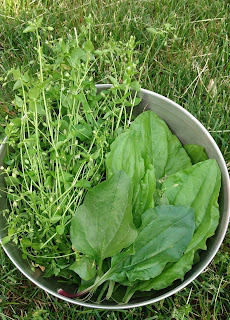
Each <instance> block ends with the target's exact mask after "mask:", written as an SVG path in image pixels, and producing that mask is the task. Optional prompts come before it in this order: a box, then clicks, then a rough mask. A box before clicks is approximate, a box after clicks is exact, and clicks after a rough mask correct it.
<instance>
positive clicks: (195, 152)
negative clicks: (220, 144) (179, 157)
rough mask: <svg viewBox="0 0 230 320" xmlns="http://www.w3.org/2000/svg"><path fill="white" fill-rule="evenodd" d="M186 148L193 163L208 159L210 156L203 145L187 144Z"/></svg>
mask: <svg viewBox="0 0 230 320" xmlns="http://www.w3.org/2000/svg"><path fill="white" fill-rule="evenodd" d="M184 149H185V150H186V152H187V154H188V155H189V157H190V158H191V161H192V164H196V163H198V162H201V161H205V160H208V157H207V155H206V153H205V148H204V147H202V146H198V145H196V144H186V145H185V146H184Z"/></svg>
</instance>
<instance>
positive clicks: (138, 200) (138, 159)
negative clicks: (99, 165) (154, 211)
mask: <svg viewBox="0 0 230 320" xmlns="http://www.w3.org/2000/svg"><path fill="white" fill-rule="evenodd" d="M139 141H140V136H139V134H138V133H137V132H133V131H131V130H128V131H126V132H124V133H122V134H121V135H119V136H118V137H117V138H116V139H115V140H114V142H113V143H112V145H111V151H110V153H109V154H108V156H107V159H106V168H107V177H111V176H112V175H113V174H114V173H116V172H117V171H119V170H123V171H124V172H125V173H126V174H127V175H128V176H129V177H130V179H131V182H132V188H133V200H132V201H133V215H134V222H135V225H136V226H140V223H141V214H142V213H143V212H144V211H145V210H147V209H149V208H151V207H153V206H154V203H153V193H154V191H155V172H154V168H153V166H151V164H148V163H146V166H147V167H146V166H145V161H144V159H143V157H142V156H141V151H140V143H139ZM147 185H148V186H147Z"/></svg>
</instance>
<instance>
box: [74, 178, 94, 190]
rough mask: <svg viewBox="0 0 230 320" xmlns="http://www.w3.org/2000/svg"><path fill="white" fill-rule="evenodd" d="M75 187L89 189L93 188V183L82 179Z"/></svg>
mask: <svg viewBox="0 0 230 320" xmlns="http://www.w3.org/2000/svg"><path fill="white" fill-rule="evenodd" d="M75 187H76V188H85V189H89V188H90V187H91V183H90V182H89V181H88V180H86V179H82V180H79V181H78V182H77V183H76V184H75Z"/></svg>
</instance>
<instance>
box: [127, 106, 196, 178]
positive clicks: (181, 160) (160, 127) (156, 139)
mask: <svg viewBox="0 0 230 320" xmlns="http://www.w3.org/2000/svg"><path fill="white" fill-rule="evenodd" d="M130 128H131V130H133V131H135V132H138V133H139V134H140V136H141V138H140V140H139V141H138V145H139V148H140V151H141V155H142V157H143V159H145V161H148V162H149V163H153V160H152V158H153V159H154V167H155V174H156V178H157V179H161V178H162V177H165V176H169V175H171V174H173V173H176V172H177V171H179V170H183V169H185V168H187V167H191V160H190V158H189V156H188V155H187V153H186V151H185V150H184V148H183V147H182V145H181V143H180V141H179V140H178V139H177V137H176V136H175V135H173V134H172V133H171V131H170V130H169V128H168V126H167V124H166V123H165V122H164V121H163V120H162V119H161V118H159V117H158V116H157V115H156V114H155V113H154V112H153V111H145V112H143V113H141V114H140V115H139V116H138V117H137V118H136V119H135V120H134V121H133V123H132V124H131V127H130Z"/></svg>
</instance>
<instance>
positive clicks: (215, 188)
mask: <svg viewBox="0 0 230 320" xmlns="http://www.w3.org/2000/svg"><path fill="white" fill-rule="evenodd" d="M220 178H221V176H220V170H219V167H218V165H217V163H216V161H215V160H213V159H209V160H207V161H203V162H200V163H198V164H196V165H194V166H192V167H191V168H189V169H186V170H184V171H181V172H178V173H176V174H175V175H173V176H171V177H169V178H168V179H167V180H166V181H165V182H164V183H163V185H162V189H163V190H165V191H164V193H165V195H167V197H168V199H169V202H170V203H171V204H176V205H183V204H184V203H186V204H187V205H190V206H191V207H192V208H194V210H195V220H196V230H195V232H194V235H193V237H192V240H191V241H190V243H189V245H188V247H187V248H186V251H185V254H184V255H183V256H182V257H181V258H180V259H179V260H178V261H177V262H176V263H172V264H171V265H170V266H168V267H166V268H165V270H164V271H163V272H162V273H161V274H160V275H159V276H158V277H156V278H155V279H152V280H149V281H146V282H144V283H142V284H139V285H138V286H137V288H136V289H137V290H142V291H146V290H151V289H155V290H160V289H163V288H166V287H168V286H170V285H171V284H172V283H173V281H175V280H177V279H181V280H182V279H183V278H184V275H185V273H186V272H188V271H189V270H190V269H191V268H192V265H193V263H194V254H195V252H196V251H197V250H199V249H203V250H205V249H206V241H207V239H208V238H209V237H211V236H212V235H213V234H214V233H215V230H216V228H217V226H218V222H219V210H218V204H217V199H218V195H219V190H220Z"/></svg>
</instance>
